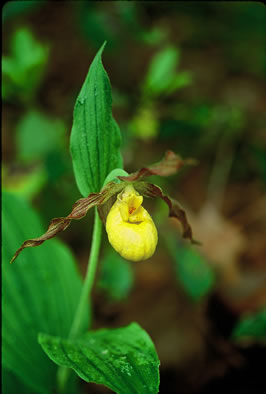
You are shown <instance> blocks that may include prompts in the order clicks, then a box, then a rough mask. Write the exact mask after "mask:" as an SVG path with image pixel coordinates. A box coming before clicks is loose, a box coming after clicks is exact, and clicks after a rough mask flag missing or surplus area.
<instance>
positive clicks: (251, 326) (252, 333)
mask: <svg viewBox="0 0 266 394" xmlns="http://www.w3.org/2000/svg"><path fill="white" fill-rule="evenodd" d="M232 337H233V338H234V339H235V340H240V341H241V340H245V339H248V340H249V339H251V340H253V341H263V342H264V343H266V309H265V308H263V309H262V310H260V311H258V312H257V313H255V314H251V315H249V316H246V317H243V318H242V319H241V320H240V321H239V322H238V324H237V325H236V326H235V328H234V330H233V333H232Z"/></svg>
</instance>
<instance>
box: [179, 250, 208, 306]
mask: <svg viewBox="0 0 266 394" xmlns="http://www.w3.org/2000/svg"><path fill="white" fill-rule="evenodd" d="M175 262H176V266H175V267H176V273H177V276H178V278H179V280H180V282H181V283H182V285H183V287H184V289H185V290H186V292H187V293H188V295H189V296H190V297H191V298H192V299H194V300H198V299H200V298H201V297H203V296H205V295H206V294H207V293H208V292H209V291H210V290H211V288H212V287H213V285H214V280H215V278H214V273H213V271H212V269H211V267H210V266H209V264H208V262H207V261H206V260H205V259H204V257H203V256H201V255H200V254H199V253H198V252H197V251H196V250H195V249H192V248H191V247H184V248H180V249H178V251H177V253H176V259H175Z"/></svg>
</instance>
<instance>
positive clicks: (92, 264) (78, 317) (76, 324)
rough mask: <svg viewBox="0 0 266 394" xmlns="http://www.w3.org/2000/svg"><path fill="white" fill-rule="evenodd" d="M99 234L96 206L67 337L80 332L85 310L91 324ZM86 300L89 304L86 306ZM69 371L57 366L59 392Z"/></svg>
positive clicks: (100, 225)
mask: <svg viewBox="0 0 266 394" xmlns="http://www.w3.org/2000/svg"><path fill="white" fill-rule="evenodd" d="M101 234H102V222H101V220H100V218H99V215H98V212H97V208H95V217H94V227H93V235H92V244H91V251H90V257H89V262H88V268H87V272H86V276H85V280H84V284H83V287H82V290H81V295H80V299H79V304H78V307H77V311H76V314H75V317H74V320H73V323H72V326H71V329H70V332H69V336H68V338H69V339H73V338H75V337H76V336H78V335H79V334H81V329H82V325H83V321H84V315H86V312H87V311H88V312H89V326H90V324H91V291H92V286H93V283H94V278H95V273H96V268H97V262H98V255H99V250H100V245H101ZM88 302H89V305H88V307H87V303H88ZM70 372H71V370H70V369H69V368H66V367H59V369H58V373H57V380H58V388H59V391H60V392H63V391H64V389H65V387H66V382H67V380H68V378H69V374H70Z"/></svg>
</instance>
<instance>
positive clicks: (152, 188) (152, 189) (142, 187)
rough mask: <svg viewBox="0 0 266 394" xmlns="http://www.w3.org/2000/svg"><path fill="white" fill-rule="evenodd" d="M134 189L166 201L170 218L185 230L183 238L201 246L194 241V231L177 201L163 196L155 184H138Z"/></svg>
mask: <svg viewBox="0 0 266 394" xmlns="http://www.w3.org/2000/svg"><path fill="white" fill-rule="evenodd" d="M134 187H135V189H136V190H137V191H138V192H139V193H141V194H142V195H143V196H145V197H153V198H154V197H160V198H161V199H162V200H164V201H165V202H166V204H167V205H168V208H169V217H173V218H175V219H177V220H178V221H179V222H180V223H181V225H182V229H183V234H182V236H183V238H187V239H189V240H190V241H191V242H192V243H194V244H197V245H201V243H200V242H199V241H196V240H194V239H193V235H192V229H191V226H190V224H189V222H188V220H187V215H186V212H185V211H184V209H183V208H182V207H181V206H180V204H179V203H178V202H177V201H176V200H175V199H173V198H171V197H169V196H166V195H165V194H163V192H162V189H161V188H160V187H159V186H157V185H154V184H153V183H148V182H136V184H135V185H134Z"/></svg>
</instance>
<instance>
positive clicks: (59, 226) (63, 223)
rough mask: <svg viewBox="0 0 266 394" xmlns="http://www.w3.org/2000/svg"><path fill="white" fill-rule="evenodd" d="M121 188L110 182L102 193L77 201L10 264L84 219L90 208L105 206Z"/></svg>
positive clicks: (26, 242)
mask: <svg viewBox="0 0 266 394" xmlns="http://www.w3.org/2000/svg"><path fill="white" fill-rule="evenodd" d="M119 188H120V189H121V185H118V184H115V183H114V182H109V183H108V184H107V185H106V186H105V187H104V188H103V189H102V191H101V192H100V193H91V194H90V195H89V196H88V197H86V198H81V199H79V200H78V201H76V202H75V203H74V205H73V207H72V211H71V212H70V214H69V215H68V216H66V217H61V218H55V219H52V220H51V222H50V224H49V227H48V230H47V231H46V232H45V233H44V234H43V235H42V236H40V237H38V238H33V239H28V240H27V241H25V242H23V244H22V245H21V247H20V248H19V249H18V250H17V251H16V253H15V254H14V256H13V258H12V260H11V261H10V263H13V261H14V260H15V259H16V258H17V257H18V255H19V254H20V252H21V251H22V250H23V249H25V248H29V247H34V246H39V245H41V244H42V243H43V242H44V241H47V240H48V239H50V238H53V237H54V236H55V235H56V234H57V233H59V232H61V231H64V230H65V229H66V228H67V227H68V226H69V225H70V223H71V221H72V220H73V219H75V220H78V219H82V218H83V217H84V216H85V215H86V213H87V212H88V210H89V209H90V208H92V207H94V206H98V205H101V204H104V203H105V202H106V201H107V200H108V199H109V198H110V197H111V196H112V195H113V194H114V193H115V192H116V190H117V189H119Z"/></svg>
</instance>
